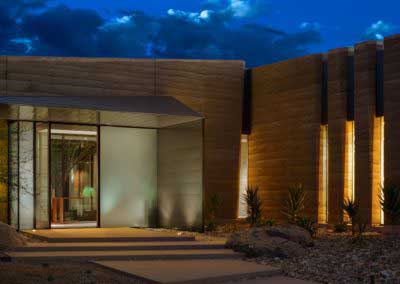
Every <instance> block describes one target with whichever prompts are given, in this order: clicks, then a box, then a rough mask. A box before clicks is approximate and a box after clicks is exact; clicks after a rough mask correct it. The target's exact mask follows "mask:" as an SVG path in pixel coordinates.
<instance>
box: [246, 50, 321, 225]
mask: <svg viewBox="0 0 400 284" xmlns="http://www.w3.org/2000/svg"><path fill="white" fill-rule="evenodd" d="M252 76H253V78H252V88H253V93H252V133H251V135H250V136H249V184H250V185H252V186H258V187H259V189H260V192H261V197H262V200H263V203H264V215H265V217H266V218H271V219H275V220H282V219H283V215H282V213H281V210H282V203H283V200H284V198H285V197H286V195H287V191H288V188H289V186H290V185H292V184H298V183H301V184H303V186H304V188H305V190H306V194H307V198H306V207H305V208H306V213H307V214H308V215H310V216H311V217H313V218H315V220H316V218H317V208H318V190H319V188H318V186H319V185H318V176H319V175H318V173H319V168H318V159H319V149H320V148H319V143H320V138H319V136H320V125H321V92H322V55H313V56H306V57H302V58H297V59H293V60H289V61H285V62H280V63H276V64H272V65H267V66H262V67H258V68H254V69H253V70H252Z"/></svg>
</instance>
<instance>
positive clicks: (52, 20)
mask: <svg viewBox="0 0 400 284" xmlns="http://www.w3.org/2000/svg"><path fill="white" fill-rule="evenodd" d="M16 2H18V5H14V6H13V8H12V9H9V8H8V10H5V9H3V10H1V9H0V15H3V14H4V15H3V16H4V17H0V52H1V53H2V54H19V55H45V56H47V55H53V56H90V57H140V58H141V57H160V58H188V59H190V58H199V59H243V60H245V61H246V63H247V65H248V66H255V65H261V64H266V63H271V62H275V61H278V60H284V59H288V58H291V57H294V56H299V55H302V54H304V53H306V52H307V47H308V46H309V45H311V44H315V43H318V42H319V41H320V40H321V38H320V34H319V32H318V30H316V29H303V30H302V31H301V32H298V33H291V34H289V33H286V32H284V31H281V30H278V29H274V28H273V27H269V26H265V25H261V24H258V23H257V21H254V20H253V19H256V18H257V17H261V16H263V15H265V13H263V12H262V11H265V10H263V9H267V6H268V5H267V4H266V1H262V0H219V1H218V0H208V2H207V3H205V5H204V6H203V7H202V9H200V10H199V11H195V12H192V11H184V10H179V9H169V10H168V11H167V12H166V13H165V15H163V16H160V17H155V16H149V15H146V14H145V13H143V12H141V11H130V12H126V11H125V12H123V13H121V14H120V15H118V16H117V17H113V18H108V19H106V18H104V17H103V16H101V15H100V14H99V13H98V12H97V11H95V10H92V9H72V8H69V7H67V6H63V5H59V6H52V7H46V1H36V2H35V1H27V0H26V1H23V0H17V1H16ZM0 7H1V6H0ZM16 15H18V16H16ZM2 31H6V32H3V33H2Z"/></svg>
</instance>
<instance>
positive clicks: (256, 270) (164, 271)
mask: <svg viewBox="0 0 400 284" xmlns="http://www.w3.org/2000/svg"><path fill="white" fill-rule="evenodd" d="M95 263H97V264H99V265H101V266H103V267H106V268H109V269H111V270H114V271H120V272H124V273H126V274H130V275H133V276H135V277H139V278H142V279H146V280H150V281H153V282H157V283H222V282H226V281H231V280H239V279H247V278H248V277H252V278H254V277H271V276H276V275H280V270H279V269H277V268H273V267H271V266H267V265H260V264H257V263H254V262H248V261H243V260H234V259H224V260H221V259H219V260H209V259H208V260H185V261H182V260H167V261H163V260H160V261H97V262H95Z"/></svg>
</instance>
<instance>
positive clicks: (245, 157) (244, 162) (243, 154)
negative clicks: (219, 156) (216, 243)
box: [238, 135, 249, 218]
mask: <svg viewBox="0 0 400 284" xmlns="http://www.w3.org/2000/svg"><path fill="white" fill-rule="evenodd" d="M248 175H249V142H248V136H247V135H242V138H241V142H240V181H239V212H238V217H239V218H246V217H247V206H246V200H245V198H244V194H245V192H246V188H247V185H248Z"/></svg>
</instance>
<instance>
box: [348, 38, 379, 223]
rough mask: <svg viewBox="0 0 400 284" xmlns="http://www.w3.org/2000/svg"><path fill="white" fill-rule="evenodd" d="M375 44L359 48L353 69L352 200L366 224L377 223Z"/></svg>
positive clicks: (359, 45) (377, 152)
mask: <svg viewBox="0 0 400 284" xmlns="http://www.w3.org/2000/svg"><path fill="white" fill-rule="evenodd" d="M377 49H378V44H377V42H375V41H373V42H365V43H361V44H358V45H357V46H356V47H355V50H354V65H355V96H354V102H355V104H354V122H355V147H356V151H355V162H356V164H355V199H356V201H357V202H358V203H359V206H360V211H361V214H362V215H363V216H364V218H365V221H367V222H368V223H373V224H378V223H379V222H380V209H379V198H378V194H379V186H380V182H381V181H380V171H381V167H380V165H381V164H380V157H381V156H380V154H381V153H380V144H381V139H380V138H381V137H380V119H378V118H376V116H375V112H376V63H377V61H376V53H377Z"/></svg>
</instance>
